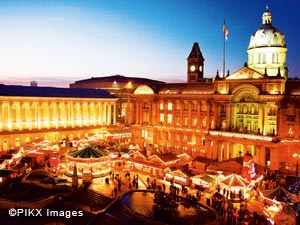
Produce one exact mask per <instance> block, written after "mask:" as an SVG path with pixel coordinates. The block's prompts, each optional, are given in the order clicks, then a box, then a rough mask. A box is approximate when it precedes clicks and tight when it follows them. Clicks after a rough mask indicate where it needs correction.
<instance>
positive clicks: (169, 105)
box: [168, 102, 173, 110]
mask: <svg viewBox="0 0 300 225" xmlns="http://www.w3.org/2000/svg"><path fill="white" fill-rule="evenodd" d="M172 107H173V104H172V102H168V110H172Z"/></svg>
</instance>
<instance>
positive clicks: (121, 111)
mask: <svg viewBox="0 0 300 225" xmlns="http://www.w3.org/2000/svg"><path fill="white" fill-rule="evenodd" d="M157 83H164V82H162V81H157V80H151V79H146V78H139V77H125V76H122V75H113V76H106V77H92V78H90V79H86V80H78V81H75V82H74V83H73V84H70V88H95V89H103V90H106V91H108V92H109V93H111V94H113V95H116V96H117V97H118V101H117V108H116V113H117V114H116V115H117V118H116V119H117V122H119V123H124V122H125V123H128V121H125V118H126V116H125V115H126V109H127V104H128V100H129V96H130V94H131V93H132V91H133V90H134V89H135V88H137V87H139V86H141V85H150V84H157Z"/></svg>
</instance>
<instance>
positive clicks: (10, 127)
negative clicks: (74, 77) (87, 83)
mask: <svg viewBox="0 0 300 225" xmlns="http://www.w3.org/2000/svg"><path fill="white" fill-rule="evenodd" d="M116 101H117V97H116V96H114V95H111V94H109V93H108V92H106V91H104V90H95V89H71V88H51V87H29V86H6V85H1V86H0V109H1V111H0V139H1V145H0V151H3V150H4V151H5V150H8V149H9V148H14V147H18V146H22V145H24V144H26V143H28V142H32V141H35V140H37V139H39V140H43V139H48V140H51V141H54V142H59V141H61V140H62V139H64V138H70V139H72V138H73V137H74V138H75V137H78V136H82V137H84V136H85V134H86V133H91V132H94V133H99V132H100V131H101V129H102V128H103V127H106V126H110V125H115V123H116V119H115V118H116V116H115V115H116Z"/></svg>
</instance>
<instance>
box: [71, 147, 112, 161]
mask: <svg viewBox="0 0 300 225" xmlns="http://www.w3.org/2000/svg"><path fill="white" fill-rule="evenodd" d="M68 155H69V156H71V157H73V158H84V159H87V158H101V157H103V156H107V153H105V152H104V151H100V150H97V149H94V148H92V147H91V146H88V147H86V148H84V149H81V150H77V151H73V152H70V153H69V154H68Z"/></svg>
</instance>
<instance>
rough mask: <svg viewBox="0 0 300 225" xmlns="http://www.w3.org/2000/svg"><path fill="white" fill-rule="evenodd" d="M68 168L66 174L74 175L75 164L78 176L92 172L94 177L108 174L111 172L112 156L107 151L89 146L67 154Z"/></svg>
mask: <svg viewBox="0 0 300 225" xmlns="http://www.w3.org/2000/svg"><path fill="white" fill-rule="evenodd" d="M66 158H67V168H66V175H68V176H72V174H73V170H74V166H75V165H76V167H77V172H78V176H79V177H81V176H82V174H83V173H87V172H90V173H92V176H93V178H95V177H102V176H106V175H107V174H109V172H110V168H111V167H110V166H111V164H110V160H111V158H110V156H109V155H108V153H107V152H105V151H102V150H97V149H95V148H93V147H92V146H88V147H86V148H84V149H81V150H76V151H72V152H69V153H68V154H67V155H66Z"/></svg>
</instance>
